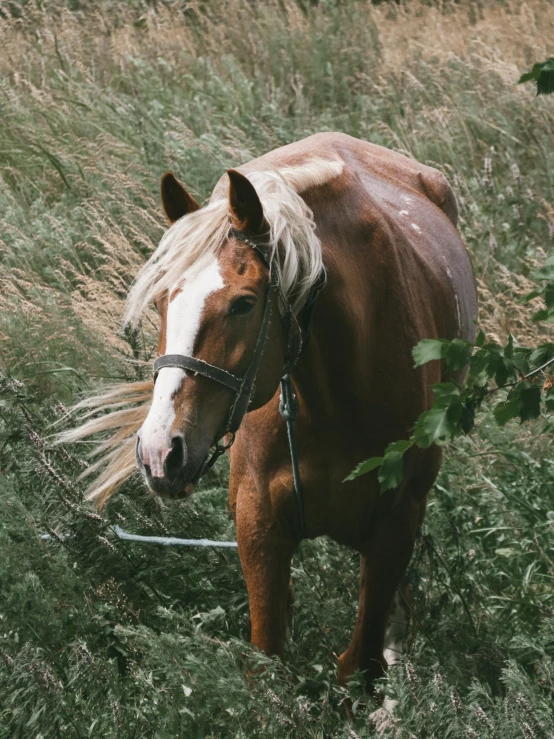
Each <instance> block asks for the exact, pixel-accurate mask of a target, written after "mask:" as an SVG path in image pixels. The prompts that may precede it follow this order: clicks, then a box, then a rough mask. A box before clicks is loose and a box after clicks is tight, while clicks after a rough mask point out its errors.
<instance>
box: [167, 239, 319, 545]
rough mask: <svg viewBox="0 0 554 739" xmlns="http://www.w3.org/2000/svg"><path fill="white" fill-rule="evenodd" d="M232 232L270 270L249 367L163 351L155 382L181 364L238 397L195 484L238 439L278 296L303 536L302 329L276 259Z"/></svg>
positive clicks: (285, 406) (284, 396)
mask: <svg viewBox="0 0 554 739" xmlns="http://www.w3.org/2000/svg"><path fill="white" fill-rule="evenodd" d="M229 233H230V235H231V236H234V238H236V239H238V240H239V241H242V242H243V243H245V244H247V245H248V246H250V247H251V248H252V249H254V250H255V251H256V253H257V254H258V255H259V256H260V257H261V259H262V261H263V263H264V264H265V266H266V267H267V268H268V270H269V283H268V285H267V288H266V293H265V305H264V314H263V318H262V323H261V325H260V330H259V332H258V338H257V339H256V345H255V347H254V353H253V354H252V358H251V359H250V363H249V365H248V367H247V369H246V372H245V373H244V375H243V376H242V377H237V375H233V374H232V373H231V372H227V370H224V369H221V368H220V367H215V366H214V365H213V364H209V363H208V362H205V361H204V360H203V359H197V358H195V357H187V356H184V355H182V354H164V355H163V356H161V357H158V359H156V361H155V362H154V382H156V378H157V376H158V373H159V371H160V370H161V369H163V368H164V367H178V368H179V369H182V370H185V371H186V372H193V373H194V374H199V375H202V376H203V377H207V378H208V379H209V380H212V381H213V382H217V383H219V384H220V385H223V386H224V387H226V388H229V390H232V392H233V393H234V394H235V400H234V402H233V404H232V405H231V408H230V409H229V412H228V414H227V418H226V421H225V423H224V424H223V426H222V428H221V429H220V431H219V432H218V441H217V442H216V446H215V449H214V451H213V453H212V455H211V456H210V457H209V458H207V459H206V461H205V462H204V464H203V465H201V467H200V469H199V471H198V472H197V473H196V475H195V476H194V478H193V480H192V482H193V484H196V483H197V482H198V480H199V479H200V478H201V477H202V476H203V475H205V474H206V472H207V471H208V470H209V469H211V468H212V467H213V466H214V464H215V463H216V461H217V460H218V458H219V457H220V456H221V455H222V454H223V452H225V451H226V450H227V449H229V447H230V446H231V445H232V444H233V442H234V440H235V433H236V431H237V430H238V428H239V426H240V424H241V422H242V419H243V418H244V416H245V414H246V413H247V411H248V406H249V405H250V402H251V399H252V393H253V390H254V383H255V381H256V376H257V374H258V369H259V367H260V362H261V359H262V355H263V351H264V348H265V344H266V341H267V334H268V331H269V321H270V317H271V308H272V304H273V296H274V294H275V293H277V295H278V296H279V299H280V300H281V303H282V304H283V308H284V310H285V316H284V321H285V328H286V333H287V341H286V350H285V362H284V366H283V374H282V376H281V403H280V406H279V410H280V412H281V415H282V416H283V418H284V419H285V421H286V422H287V431H288V436H289V445H290V449H291V458H292V466H293V476H294V486H295V492H296V497H297V503H298V512H299V519H300V532H301V536H302V537H304V536H305V535H306V529H305V523H304V506H303V503H302V495H301V492H300V480H299V475H298V463H297V459H296V450H295V445H294V431H293V424H294V419H295V417H296V398H295V396H294V393H293V390H292V383H291V380H290V376H289V372H290V370H291V369H292V367H293V366H294V365H295V364H296V362H297V360H298V357H299V356H300V354H301V352H302V347H303V344H302V331H301V329H300V325H299V323H298V321H297V319H296V316H295V315H294V312H293V310H292V306H291V304H290V303H289V301H288V300H287V298H286V296H285V295H284V293H283V291H282V289H281V285H280V284H279V274H278V272H277V268H276V265H275V260H273V261H272V262H271V263H269V262H268V260H267V257H266V255H265V253H264V250H263V248H262V245H261V244H258V243H256V242H255V241H253V240H252V239H250V238H249V237H248V235H247V234H245V233H244V232H243V231H239V230H238V229H234V228H233V229H231V230H230V232H229ZM324 284H325V272H324V271H323V272H322V275H321V277H320V279H319V280H318V282H317V283H316V285H315V286H314V288H313V290H312V293H311V295H310V297H309V299H308V303H307V305H306V307H307V309H308V311H309V312H308V321H309V319H310V317H311V310H312V308H313V303H314V301H315V298H316V296H317V293H318V292H319V290H320V289H321V288H322V287H323V285H324ZM227 434H231V440H230V441H229V442H228V443H227V444H226V445H222V444H220V443H219V439H221V438H222V437H223V436H226V435H227Z"/></svg>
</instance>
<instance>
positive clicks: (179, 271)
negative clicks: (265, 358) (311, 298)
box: [126, 160, 333, 324]
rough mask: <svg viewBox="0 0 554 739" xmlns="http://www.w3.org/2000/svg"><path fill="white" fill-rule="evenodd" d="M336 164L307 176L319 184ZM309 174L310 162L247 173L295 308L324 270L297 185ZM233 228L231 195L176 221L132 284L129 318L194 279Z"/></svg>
mask: <svg viewBox="0 0 554 739" xmlns="http://www.w3.org/2000/svg"><path fill="white" fill-rule="evenodd" d="M321 162H323V164H324V165H327V166H325V167H324V166H323V165H322V163H321ZM332 164H333V163H332V162H325V161H324V160H316V162H315V164H314V162H310V163H309V175H310V177H309V179H310V180H311V181H312V182H314V181H315V182H317V184H319V181H320V180H321V177H322V172H325V175H326V176H328V174H329V172H328V170H329V165H332ZM300 172H302V174H303V176H302V177H301V176H300ZM307 173H308V165H304V166H303V167H299V168H295V167H287V168H284V169H283V170H281V171H279V170H275V171H262V172H251V173H247V174H246V176H247V177H248V179H249V180H250V182H251V183H252V184H253V185H254V187H255V189H256V192H257V193H258V197H259V198H260V201H261V203H262V206H263V209H264V215H265V218H266V221H267V223H268V224H269V249H270V261H273V260H275V261H276V266H277V271H278V274H279V281H280V284H281V288H282V290H283V292H284V293H285V295H286V296H287V297H288V299H289V301H290V302H291V304H292V306H293V309H294V310H295V311H298V310H300V308H301V307H302V305H303V304H304V302H305V300H306V297H307V295H308V293H309V291H310V289H311V287H312V286H313V285H314V283H315V282H316V280H317V278H318V276H319V274H320V272H321V268H322V258H321V245H320V243H319V239H318V238H317V236H316V235H315V224H314V221H313V214H312V212H311V210H310V209H309V208H308V206H307V205H306V203H305V202H304V200H303V199H302V198H301V197H300V195H299V193H298V192H297V189H296V188H299V187H301V186H304V187H303V188H302V189H305V187H306V185H307V184H308V183H307V181H306V180H307V177H306V175H307ZM287 180H288V181H287ZM289 182H290V184H289ZM293 185H296V188H295V187H294V186H293ZM230 228H231V221H230V219H229V202H228V200H227V198H219V199H217V200H214V201H213V202H211V203H209V204H208V205H206V206H205V207H204V208H201V209H200V210H197V211H196V212H194V213H190V214H189V215H187V216H184V217H183V218H180V219H179V220H178V221H176V222H175V223H174V224H173V225H172V226H171V227H170V228H169V229H168V230H167V231H166V233H165V234H164V236H163V237H162V240H161V241H160V245H159V246H158V248H157V249H156V251H155V252H154V253H153V254H152V256H151V257H150V259H149V260H148V261H147V262H146V264H145V265H144V267H143V268H142V270H141V271H140V273H139V275H138V277H137V279H136V281H135V283H134V285H133V287H132V288H131V292H130V294H129V299H128V303H127V314H126V322H128V323H131V324H136V322H137V321H138V320H139V318H140V316H141V314H142V313H143V311H144V310H145V309H146V307H147V306H148V304H149V303H150V302H151V301H152V300H153V298H154V297H155V296H156V294H159V293H160V292H163V291H164V290H166V289H172V288H174V287H175V286H176V285H178V284H179V283H180V282H181V281H182V280H183V279H193V278H194V274H195V273H196V272H198V271H200V270H201V269H202V268H203V267H204V266H205V265H206V261H207V260H209V259H212V258H213V256H214V255H217V254H218V253H219V252H220V251H221V249H222V248H223V246H224V245H225V243H226V241H227V239H228V236H229V230H230ZM278 246H279V247H280V248H279V259H277V247H278Z"/></svg>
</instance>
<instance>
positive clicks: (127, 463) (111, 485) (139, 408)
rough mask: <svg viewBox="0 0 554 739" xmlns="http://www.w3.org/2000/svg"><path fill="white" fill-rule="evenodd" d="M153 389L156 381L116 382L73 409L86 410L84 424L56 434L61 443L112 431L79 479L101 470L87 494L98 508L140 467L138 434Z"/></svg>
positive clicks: (98, 445) (101, 442)
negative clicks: (136, 456) (137, 466)
mask: <svg viewBox="0 0 554 739" xmlns="http://www.w3.org/2000/svg"><path fill="white" fill-rule="evenodd" d="M153 388H154V382H153V380H146V381H142V382H130V383H125V384H121V385H113V386H111V387H110V388H109V389H108V390H107V391H106V392H105V393H102V394H101V395H95V396H92V397H89V398H86V399H85V400H82V401H81V402H80V403H78V404H77V405H76V406H75V407H74V408H73V409H72V410H73V411H76V412H79V411H84V414H83V415H82V416H81V417H80V420H81V421H82V423H81V425H80V426H77V428H74V429H70V430H68V431H63V432H61V433H60V434H58V436H57V437H56V441H57V442H58V443H68V442H75V441H81V440H82V439H85V438H87V437H89V436H92V435H93V434H98V433H103V432H104V433H105V432H112V433H111V435H110V436H108V438H105V439H104V440H103V441H100V442H99V443H98V444H97V445H96V446H95V448H94V449H93V450H92V452H91V454H90V457H92V458H93V459H94V462H93V463H92V464H91V465H90V466H89V467H87V469H86V470H85V472H83V474H82V475H81V476H80V478H79V479H82V478H84V477H88V476H90V475H93V474H95V473H97V472H98V471H99V470H101V472H100V474H98V476H96V477H95V478H94V480H93V482H92V483H91V484H90V485H89V487H88V488H87V490H86V493H85V495H86V498H87V500H93V501H94V502H95V503H96V506H97V508H102V507H103V506H104V504H105V503H106V501H107V500H108V498H110V496H112V495H113V494H114V493H115V491H116V490H117V489H118V488H119V487H120V486H121V485H122V484H123V483H124V482H125V480H127V479H128V478H129V477H130V476H131V475H132V474H133V472H134V471H135V469H136V462H135V443H136V441H135V437H136V433H137V431H138V430H139V429H140V427H141V426H142V424H143V423H144V420H145V418H146V416H147V415H148V411H149V409H150V404H151V402H152V390H153ZM103 411H108V412H107V413H106V412H103ZM99 414H100V415H99Z"/></svg>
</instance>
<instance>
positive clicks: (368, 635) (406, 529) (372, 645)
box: [338, 495, 424, 688]
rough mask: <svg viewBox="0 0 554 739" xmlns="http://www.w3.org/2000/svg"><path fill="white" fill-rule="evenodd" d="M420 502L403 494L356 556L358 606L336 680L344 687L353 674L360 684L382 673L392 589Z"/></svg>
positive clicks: (404, 560)
mask: <svg viewBox="0 0 554 739" xmlns="http://www.w3.org/2000/svg"><path fill="white" fill-rule="evenodd" d="M422 505H424V503H423V501H421V499H420V500H418V499H416V498H415V497H412V496H410V495H407V496H406V497H405V499H404V500H402V501H400V502H399V505H398V507H395V508H394V509H393V510H392V511H390V512H389V513H387V514H385V515H384V516H383V518H381V520H380V521H379V522H378V524H377V525H376V527H375V530H374V531H373V533H372V536H371V539H370V541H369V542H368V544H367V547H366V549H365V551H364V553H363V554H362V555H361V557H360V601H359V606H358V616H357V620H356V627H355V629H354V634H353V636H352V641H351V643H350V646H349V647H348V649H347V650H346V652H344V654H342V655H341V657H340V658H339V668H338V678H339V682H340V683H341V684H343V685H344V684H345V683H346V680H347V678H348V677H349V676H350V675H351V674H352V673H353V672H355V671H356V670H363V671H364V672H365V675H366V683H367V686H368V688H371V685H372V683H373V681H374V680H375V679H377V678H379V677H382V676H383V675H384V674H385V670H386V668H387V662H386V660H385V657H384V655H383V649H384V642H385V631H386V628H387V625H388V622H389V617H390V614H391V609H392V605H393V600H394V596H395V593H396V590H397V588H398V586H399V584H400V582H401V580H402V577H403V575H404V573H405V571H406V569H407V567H408V564H409V562H410V558H411V556H412V551H413V547H414V543H415V538H416V532H417V527H418V524H419V521H420V519H421V512H420V508H421V506H422Z"/></svg>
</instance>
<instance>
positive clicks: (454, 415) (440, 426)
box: [413, 382, 462, 449]
mask: <svg viewBox="0 0 554 739" xmlns="http://www.w3.org/2000/svg"><path fill="white" fill-rule="evenodd" d="M433 392H434V393H435V401H434V403H433V405H432V407H431V409H430V410H428V411H426V412H425V413H422V414H421V416H420V417H419V418H418V419H417V421H416V423H415V426H414V434H413V438H414V441H415V443H416V444H417V445H418V446H420V447H423V448H424V449H426V448H427V447H430V446H431V444H433V443H435V444H443V443H445V442H446V441H448V440H449V439H450V438H452V437H453V436H454V435H456V434H458V433H460V432H461V431H462V428H461V426H460V418H461V416H462V402H461V399H460V389H459V388H458V387H457V386H456V385H454V383H451V382H445V383H442V384H440V385H434V386H433Z"/></svg>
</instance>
